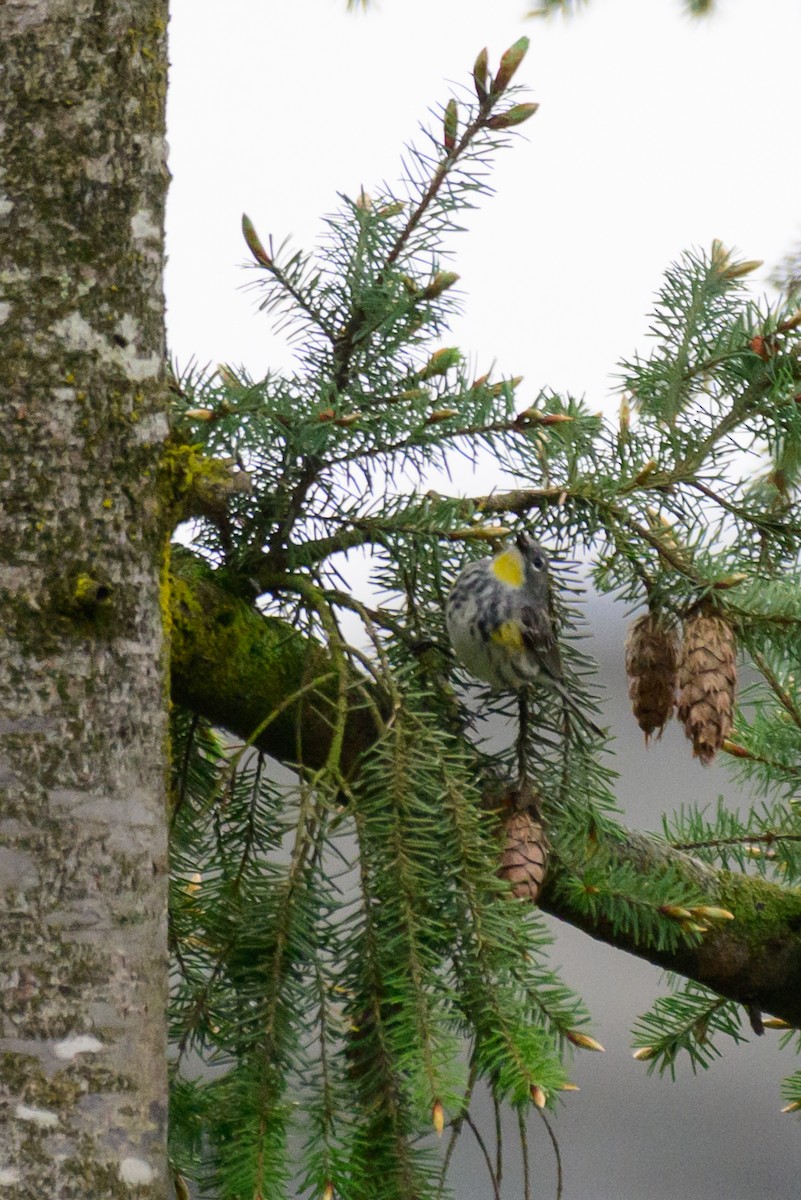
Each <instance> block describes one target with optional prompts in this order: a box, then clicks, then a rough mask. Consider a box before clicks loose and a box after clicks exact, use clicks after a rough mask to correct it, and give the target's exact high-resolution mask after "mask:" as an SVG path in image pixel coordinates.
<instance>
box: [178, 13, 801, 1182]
mask: <svg viewBox="0 0 801 1200" xmlns="http://www.w3.org/2000/svg"><path fill="white" fill-rule="evenodd" d="M171 7H172V13H173V16H172V22H171V31H170V33H171V59H172V63H173V70H172V86H171V93H170V105H169V138H170V146H171V168H172V172H173V176H174V179H173V183H172V187H171V192H170V201H169V211H168V252H169V264H168V272H167V298H168V330H169V341H170V348H171V351H172V353H173V354H174V355H175V356H176V358H177V360H178V362H179V364H180V365H186V363H187V362H188V361H189V359H190V358H192V357H194V358H196V359H197V360H198V362H200V363H201V364H205V363H212V364H213V363H217V362H230V363H234V364H238V363H242V364H244V365H245V366H246V367H247V368H248V369H249V371H250V373H251V374H252V375H253V376H254V377H258V375H259V374H260V373H263V372H264V371H265V370H266V369H267V368H268V367H277V366H280V365H281V364H282V363H286V362H287V355H286V352H285V349H284V346H283V343H282V342H281V340H280V339H278V338H276V337H275V336H274V335H273V334H272V333H271V331H270V327H269V322H268V320H267V319H266V318H265V317H264V316H263V315H262V314H259V313H258V312H257V311H256V298H255V296H254V293H253V292H249V291H242V290H240V289H241V288H242V285H243V284H244V283H246V282H249V281H250V280H252V279H253V277H254V276H253V274H252V273H250V272H248V273H245V272H243V270H242V269H241V267H242V264H243V263H244V262H245V261H247V260H248V259H249V254H248V252H247V251H246V248H245V246H244V243H243V241H242V237H241V233H240V216H241V213H242V211H243V210H244V211H246V212H247V213H248V214H249V216H250V217H251V218H252V220H253V221H254V223H255V225H256V228H257V230H258V231H259V234H260V235H261V237H262V240H264V241H266V239H267V236H268V235H269V234H271V233H272V234H273V235H274V236H275V237H276V239H277V240H278V241H280V240H281V239H282V238H283V237H284V236H285V235H287V234H292V235H293V238H294V241H295V243H296V245H298V246H304V247H308V246H310V245H311V244H313V242H314V240H315V238H316V236H317V234H318V233H319V232H320V229H321V226H320V216H321V215H322V214H323V213H325V212H328V211H330V210H331V209H332V208H333V207H334V206H335V204H336V193H337V192H338V191H345V192H348V193H349V194H351V195H355V194H356V193H357V191H358V189H359V186H360V185H364V187H365V188H366V190H368V191H369V190H370V188H371V186H374V185H375V183H376V182H381V181H382V180H385V179H386V180H387V181H390V182H392V181H394V180H396V179H397V177H398V175H399V170H400V168H399V164H400V156H401V150H402V147H403V145H404V144H405V143H406V142H407V141H409V140H410V139H412V138H414V137H415V136H416V132H417V126H418V123H419V122H420V121H421V120H425V119H426V117H427V110H428V108H429V107H432V106H434V105H435V104H437V103H439V102H443V101H445V100H446V99H447V98H448V94H449V92H448V85H447V82H446V81H447V80H454V81H456V82H458V83H467V82H469V74H470V69H471V67H472V63H473V60H474V58H475V55H476V53H477V52H478V51H479V50H480V49H481V47H482V46H484V45H486V46H488V48H489V51H490V62H491V65H497V62H498V59H499V56H500V54H501V52H502V51H503V50H504V49H505V48H506V47H507V46H509V45H510V44H511V43H512V42H514V41H515V40H516V39H517V38H518V37H520V36H521V34H523V33H527V34H528V35H529V36H530V37H531V39H532V47H531V50H530V52H529V55H528V57H527V59H526V61H525V63H524V64H523V66H522V68H521V69H520V71H519V73H518V79H519V81H520V82H525V83H526V84H528V85H529V86H530V97H529V98H530V99H533V100H537V101H538V102H539V103H540V110H539V112H538V113H537V115H536V116H535V117H534V118H533V119H532V120H531V121H530V122H528V124H527V125H526V126H525V133H526V138H525V140H523V139H519V140H518V141H517V143H516V145H515V146H514V147H513V148H512V149H511V150H510V151H506V152H505V153H504V154H503V155H501V156H500V158H499V159H498V166H497V171H496V173H495V177H494V182H495V187H496V190H497V193H498V194H497V195H496V196H495V197H494V198H492V199H491V200H488V201H487V202H486V203H485V204H484V205H483V207H482V210H481V211H480V212H478V213H477V214H474V215H473V216H472V217H471V219H470V222H469V223H470V233H468V234H467V235H461V237H459V238H457V239H455V241H454V244H453V246H454V250H455V252H456V261H455V263H454V269H455V270H457V271H458V272H459V274H460V275H461V284H460V286H461V288H462V290H463V292H464V314H463V316H462V317H460V319H459V321H458V322H457V323H456V324H455V327H454V334H453V336H452V337H448V338H447V339H445V342H446V344H456V345H459V346H461V348H462V349H463V350H464V351H465V352H466V353H467V354H468V355H469V356H470V358H471V360H472V361H473V362H474V363H475V365H476V368H477V369H478V370H481V371H484V370H486V369H487V367H488V366H489V365H490V363H491V362H493V361H495V362H496V363H497V365H498V371H499V372H502V373H503V374H505V375H511V374H522V375H524V376H525V386H524V388H523V389H522V391H521V392H520V393H519V395H520V399H521V407H523V406H524V404H525V403H526V402H528V401H529V400H530V399H531V398H533V395H535V394H536V392H537V391H538V390H539V388H540V387H541V386H550V387H552V388H554V389H556V390H563V391H564V390H571V391H573V392H574V394H578V395H582V394H586V395H587V397H588V399H590V401H591V402H592V404H593V405H597V407H599V408H600V407H603V406H604V405H605V403H608V404H609V405H610V406H614V407H616V405H617V400H616V399H615V398H612V397H611V396H610V392H611V389H612V386H613V380H612V378H611V377H612V374H613V372H614V369H615V364H616V362H617V360H618V359H619V358H621V357H628V356H630V354H631V353H632V351H633V350H634V349H635V348H639V349H641V350H645V349H647V342H645V341H644V334H645V331H646V329H647V316H646V314H647V312H648V309H649V307H650V303H651V298H652V295H653V293H654V292H655V290H656V289H657V287H658V286H659V283H660V280H661V277H662V273H663V271H664V269H665V267H666V266H667V265H668V264H669V263H670V262H671V261H673V260H674V259H675V258H676V257H677V256H678V255H679V254H680V253H681V251H682V250H683V249H685V248H689V247H693V246H696V247H697V246H703V247H709V245H710V244H711V241H712V239H713V238H715V237H717V238H720V239H721V240H722V241H723V242H724V244H726V245H727V246H736V247H737V248H738V249H739V250H740V252H741V254H742V256H743V257H745V258H761V259H764V260H765V262H766V266H765V269H764V270H763V271H762V272H761V273H760V274H758V275H756V276H755V279H756V280H757V283H759V282H760V279H761V280H762V281H764V279H765V278H766V276H767V273H768V270H769V268H770V267H771V266H773V265H774V264H775V263H776V261H777V260H779V259H780V258H781V257H782V255H783V254H784V253H785V252H786V251H787V250H789V249H790V248H791V247H792V246H793V245H795V244H796V243H797V242H798V241H799V240H801V149H800V148H799V120H798V83H797V80H798V75H799V53H800V52H801V2H799V0H719V3H718V8H719V12H718V14H717V16H715V17H714V18H712V19H707V20H704V21H690V20H689V19H688V18H687V17H685V16H684V15H683V12H682V9H681V3H680V0H590V3H589V5H588V7H587V8H586V10H585V11H584V12H582V13H581V14H580V15H579V16H577V17H575V18H574V19H572V20H568V21H565V20H562V19H557V20H553V21H551V22H544V21H525V20H524V19H523V16H524V13H525V9H526V0H381V2H380V4H378V5H376V6H374V7H373V8H372V10H371V11H370V12H369V13H368V14H367V15H366V16H364V15H353V16H348V15H346V13H345V0H272V2H270V0H226V2H225V3H224V4H223V3H221V2H220V0H172V5H171ZM484 482H485V481H483V480H482V484H484ZM490 485H491V481H490ZM466 490H472V489H470V488H469V487H466ZM482 490H486V488H485V487H483V486H482ZM610 611H611V610H610V609H609V608H607V610H606V612H607V615H608V619H610V620H611V621H613V622H614V621H615V620H616V618H615V616H614V614H612V615H611V617H609V613H610ZM617 620H618V621H619V618H617ZM617 669H618V671H619V670H620V668H619V664H618V668H617ZM613 690H614V692H615V693H618V700H620V702H621V704H622V697H623V695H624V684H623V681H622V679H621V678H618V679H617V680H616V681H615V687H614V689H613ZM620 719H621V722H623V721H625V720H626V718H625V716H624V715H621V718H620ZM628 720H629V723H630V718H629V719H628ZM613 723H614V721H613ZM671 753H673V754H674V758H673V759H671V758H670V754H671ZM652 754H653V757H651V758H650V759H649V762H648V764H647V766H646V767H643V765H642V763H643V760H642V750H641V744H640V743H639V742H638V744H637V746H636V747H635V746H634V745H633V743H632V745H631V746H630V747H628V748H627V747H622V754H621V758H620V760H619V765H620V766H621V768H622V769H623V770H624V774H625V770H626V763H627V761H628V762H629V764H630V765H631V764H639V765H638V766H637V765H635V766H633V767H632V770H633V774H632V775H631V778H630V783H629V786H630V789H631V791H632V793H633V794H638V795H639V797H640V799H641V800H642V798H643V796H644V797H645V799H646V801H647V799H648V795H649V793H652V792H653V791H654V790H658V789H659V788H660V787H661V788H662V789H666V790H667V794H668V795H669V797H670V799H673V798H674V797H675V796H678V797H679V799H680V798H681V795H683V794H684V792H683V791H682V788H683V787H684V786H685V779H684V778H683V777H682V776H681V775H680V774H677V769H678V770H679V771H680V770H682V769H685V768H686V770H687V771H689V770H690V769H691V768H692V770H694V771H695V774H694V775H693V777H692V781H691V780H690V776H689V774H688V775H687V777H686V780H687V782H686V787H687V794H688V795H689V794H697V787H698V786H699V785H702V786H703V788H704V789H705V794H708V795H709V797H710V799H714V796H715V795H716V788H717V789H718V790H722V789H723V788H724V787H725V777H723V776H722V775H721V776H718V775H716V774H712V773H703V772H702V771H701V769H700V768H697V769H696V768H695V767H693V766H692V764H690V766H689V767H687V766H686V764H687V763H688V757H687V750H686V745H685V744H684V743H683V739H682V738H681V735H680V732H679V731H678V730H673V731H671V733H670V735H669V736H666V739H665V745H663V746H661V747H657V749H656V750H655V751H653V752H652ZM674 763H679V764H685V767H684V768H683V767H682V766H681V765H680V766H679V767H678V768H676V767H675V766H674V765H673V764H674ZM638 771H639V774H637V772H638ZM680 793H681V795H680ZM632 803H634V802H632ZM634 807H636V805H634ZM652 807H653V805H652ZM637 816H638V818H639V814H637ZM632 819H634V809H632ZM559 957H561V961H563V962H565V964H566V966H567V967H568V977H569V978H570V979H571V980H572V981H573V982H575V983H577V984H578V985H579V986H580V987H581V988H582V990H583V991H584V993H585V995H586V998H587V1000H588V1002H589V1004H590V1007H591V1008H592V1009H593V1011H595V1012H597V1013H598V1015H599V1021H600V1025H599V1027H597V1028H598V1031H599V1032H600V1034H601V1036H602V1040H604V1041H605V1042H606V1043H607V1045H608V1047H609V1048H610V1054H608V1055H606V1056H605V1057H603V1056H600V1055H596V1056H592V1055H591V1056H585V1058H584V1059H582V1060H581V1064H584V1065H581V1064H580V1065H579V1070H578V1073H577V1076H576V1077H577V1078H578V1081H579V1082H580V1083H581V1084H582V1089H583V1090H582V1092H581V1093H580V1096H579V1097H574V1098H571V1100H570V1102H569V1110H568V1112H567V1113H566V1114H565V1115H564V1116H563V1117H562V1116H560V1118H559V1127H560V1129H561V1130H562V1133H563V1134H564V1135H565V1138H566V1141H565V1144H564V1145H563V1152H564V1153H565V1155H566V1160H567V1168H568V1190H567V1194H568V1195H569V1196H570V1197H571V1200H679V1197H681V1198H682V1200H684V1198H685V1197H688V1196H689V1197H693V1198H694V1200H718V1197H720V1198H721V1200H722V1198H723V1197H726V1198H727V1200H745V1197H748V1200H753V1198H754V1197H758V1198H760V1197H769V1198H770V1200H796V1198H797V1195H798V1176H799V1166H800V1165H801V1153H799V1129H798V1125H797V1122H796V1121H795V1120H794V1119H793V1118H790V1117H783V1118H781V1117H779V1115H778V1109H779V1107H780V1103H781V1101H780V1098H779V1092H778V1083H779V1080H780V1079H781V1077H782V1074H783V1073H789V1072H790V1071H792V1070H793V1069H794V1068H795V1067H796V1066H797V1063H795V1062H794V1061H793V1060H792V1058H791V1057H786V1058H782V1059H779V1058H778V1056H777V1055H776V1053H775V1049H774V1047H775V1039H774V1042H773V1046H770V1045H766V1044H765V1043H767V1042H768V1040H769V1038H765V1039H762V1040H761V1042H760V1043H759V1044H754V1045H752V1046H750V1047H748V1048H746V1049H745V1050H738V1051H734V1052H733V1053H732V1054H731V1055H730V1056H729V1057H728V1058H727V1061H726V1062H725V1063H723V1064H722V1066H721V1067H718V1068H713V1072H712V1074H711V1075H710V1076H709V1077H708V1078H707V1077H705V1078H702V1079H699V1080H693V1079H692V1078H691V1077H688V1072H684V1073H683V1074H684V1079H683V1080H682V1081H681V1082H679V1083H678V1084H676V1085H670V1084H668V1083H658V1082H654V1081H648V1080H645V1078H644V1071H643V1068H642V1066H641V1065H639V1064H634V1063H632V1062H631V1059H630V1057H629V1053H630V1052H629V1050H628V1039H627V1034H626V1028H627V1027H628V1026H629V1025H630V1021H631V1019H632V1017H633V1015H634V1014H635V1013H636V1011H637V1010H638V1008H639V1007H642V1005H643V1003H645V1000H644V999H643V997H644V996H647V995H649V994H651V993H652V992H653V988H654V973H653V972H652V971H651V970H650V969H649V968H647V967H644V966H643V965H642V964H638V963H634V962H632V961H631V960H627V959H624V958H623V957H622V956H619V955H614V956H612V955H611V954H610V952H609V951H606V950H600V949H599V948H598V947H597V946H596V945H595V944H593V943H590V942H589V939H587V938H585V937H583V936H581V935H572V934H569V933H567V934H565V935H564V940H562V935H561V934H560V946H559ZM582 967H584V968H585V971H586V981H585V979H584V978H582ZM618 973H619V975H620V977H619V978H618ZM769 1036H770V1035H769ZM749 1056H750V1057H749ZM587 1058H589V1059H590V1060H592V1061H590V1062H589V1063H588V1062H587ZM582 1072H583V1074H582ZM637 1131H639V1136H640V1137H641V1142H640V1143H638V1142H637V1141H636V1140H635V1139H636V1137H637V1136H638V1133H637ZM540 1145H541V1146H542V1143H541V1144H540ZM542 1154H543V1155H545V1154H546V1151H545V1149H544V1147H542ZM543 1170H544V1171H545V1172H546V1178H547V1179H548V1180H549V1182H548V1184H547V1188H548V1189H549V1190H547V1192H546V1191H543V1192H542V1193H540V1192H538V1193H537V1194H549V1195H553V1186H552V1182H550V1181H551V1175H550V1168H545V1167H543ZM481 1188H482V1192H481V1194H482V1195H483V1194H484V1191H483V1188H484V1181H483V1179H482V1184H481ZM460 1195H461V1196H462V1197H463V1200H464V1198H466V1200H471V1196H470V1190H469V1186H468V1188H467V1190H465V1191H463V1192H461V1193H460ZM476 1200H478V1194H477V1193H476Z"/></svg>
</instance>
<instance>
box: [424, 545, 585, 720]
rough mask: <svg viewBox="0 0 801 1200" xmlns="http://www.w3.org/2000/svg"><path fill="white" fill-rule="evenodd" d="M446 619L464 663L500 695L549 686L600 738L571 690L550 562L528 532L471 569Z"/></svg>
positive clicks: (455, 588)
mask: <svg viewBox="0 0 801 1200" xmlns="http://www.w3.org/2000/svg"><path fill="white" fill-rule="evenodd" d="M445 620H446V625H447V628H448V635H449V637H450V640H451V644H452V646H453V649H454V651H455V653H456V656H457V658H459V659H460V661H461V662H462V663H463V665H464V666H465V667H466V668H467V670H468V671H469V672H470V674H471V675H474V676H475V677H476V679H481V680H483V681H484V682H485V683H488V684H490V686H491V687H493V688H495V689H496V690H498V691H520V689H521V688H524V687H527V686H528V684H530V683H533V682H534V681H535V680H540V682H542V683H544V684H546V685H547V686H549V687H550V688H551V689H552V690H553V691H554V692H556V693H557V694H558V695H559V696H560V697H561V699H562V700H563V702H564V703H565V704H566V705H567V706H568V708H570V709H571V711H573V712H574V713H576V714H577V715H578V716H579V717H580V719H581V721H582V724H584V725H585V726H586V727H588V728H589V729H591V730H592V731H593V732H594V733H596V734H599V735H600V732H601V731H600V730H599V729H598V727H597V726H596V725H594V724H593V723H592V721H590V720H589V718H588V717H587V716H586V714H584V713H583V712H582V711H581V710H580V708H579V707H578V705H577V704H576V702H575V700H574V699H573V697H572V696H571V695H570V693H569V692H568V691H567V688H566V687H565V682H564V674H563V670H562V660H561V657H560V654H559V644H558V642H557V640H556V635H555V633H554V629H553V624H552V621H551V615H550V599H549V578H548V556H547V554H546V553H545V551H544V550H543V548H542V546H541V545H540V544H539V543H538V542H536V541H535V540H534V539H533V538H531V537H529V536H528V535H527V534H520V535H519V536H518V537H517V538H516V539H515V541H514V543H510V544H507V545H505V546H504V547H502V549H501V550H500V551H499V552H498V553H497V554H495V555H491V556H489V557H487V558H482V559H480V560H479V561H478V562H474V563H470V564H469V566H467V567H465V568H464V570H463V571H462V572H461V574H460V575H459V576H458V578H457V580H456V582H455V583H454V585H453V588H452V589H451V592H450V595H449V596H448V600H447V605H446V611H445Z"/></svg>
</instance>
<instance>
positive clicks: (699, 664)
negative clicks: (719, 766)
mask: <svg viewBox="0 0 801 1200" xmlns="http://www.w3.org/2000/svg"><path fill="white" fill-rule="evenodd" d="M735 655H736V645H735V641H734V633H733V632H732V629H731V626H729V625H727V623H726V622H725V621H724V620H723V618H722V617H718V616H713V615H710V614H705V613H698V614H696V615H695V616H693V617H690V618H689V620H688V621H686V622H685V625H684V644H683V646H682V653H681V659H680V662H679V708H678V717H679V720H680V721H682V722H683V724H684V732H685V733H686V734H687V737H688V738H689V739H690V740H691V742H692V744H693V755H694V756H695V757H696V758H700V760H701V762H702V763H704V765H706V764H708V763H711V762H712V759H713V758H714V757H715V754H716V753H717V751H718V750H719V749H720V747H721V746H722V745H723V742H724V740H725V739H726V738H727V737H728V736H729V733H730V732H731V727H732V721H733V714H734V693H735V688H736V685H737V667H736V661H735Z"/></svg>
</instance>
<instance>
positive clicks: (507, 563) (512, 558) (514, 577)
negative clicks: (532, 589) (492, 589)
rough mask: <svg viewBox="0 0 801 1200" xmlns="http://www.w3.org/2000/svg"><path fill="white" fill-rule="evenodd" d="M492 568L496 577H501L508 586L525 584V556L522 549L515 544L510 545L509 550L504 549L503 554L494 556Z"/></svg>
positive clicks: (502, 581)
mask: <svg viewBox="0 0 801 1200" xmlns="http://www.w3.org/2000/svg"><path fill="white" fill-rule="evenodd" d="M492 570H493V572H494V574H495V576H496V578H498V579H500V581H501V583H505V584H506V585H507V587H516V588H518V587H522V586H523V579H524V573H523V558H522V555H521V553H520V551H519V550H517V549H516V548H515V547H514V546H510V547H509V549H508V550H504V551H503V553H502V554H498V555H496V557H495V558H493V560H492Z"/></svg>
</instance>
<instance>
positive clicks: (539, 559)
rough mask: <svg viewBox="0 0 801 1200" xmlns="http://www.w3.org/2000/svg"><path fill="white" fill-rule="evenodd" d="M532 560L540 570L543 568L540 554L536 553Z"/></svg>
mask: <svg viewBox="0 0 801 1200" xmlns="http://www.w3.org/2000/svg"><path fill="white" fill-rule="evenodd" d="M531 561H532V562H533V563H534V566H535V567H536V568H537V570H538V571H541V570H542V559H541V558H540V556H539V554H535V555H534V557H533V558H532V560H531Z"/></svg>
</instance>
